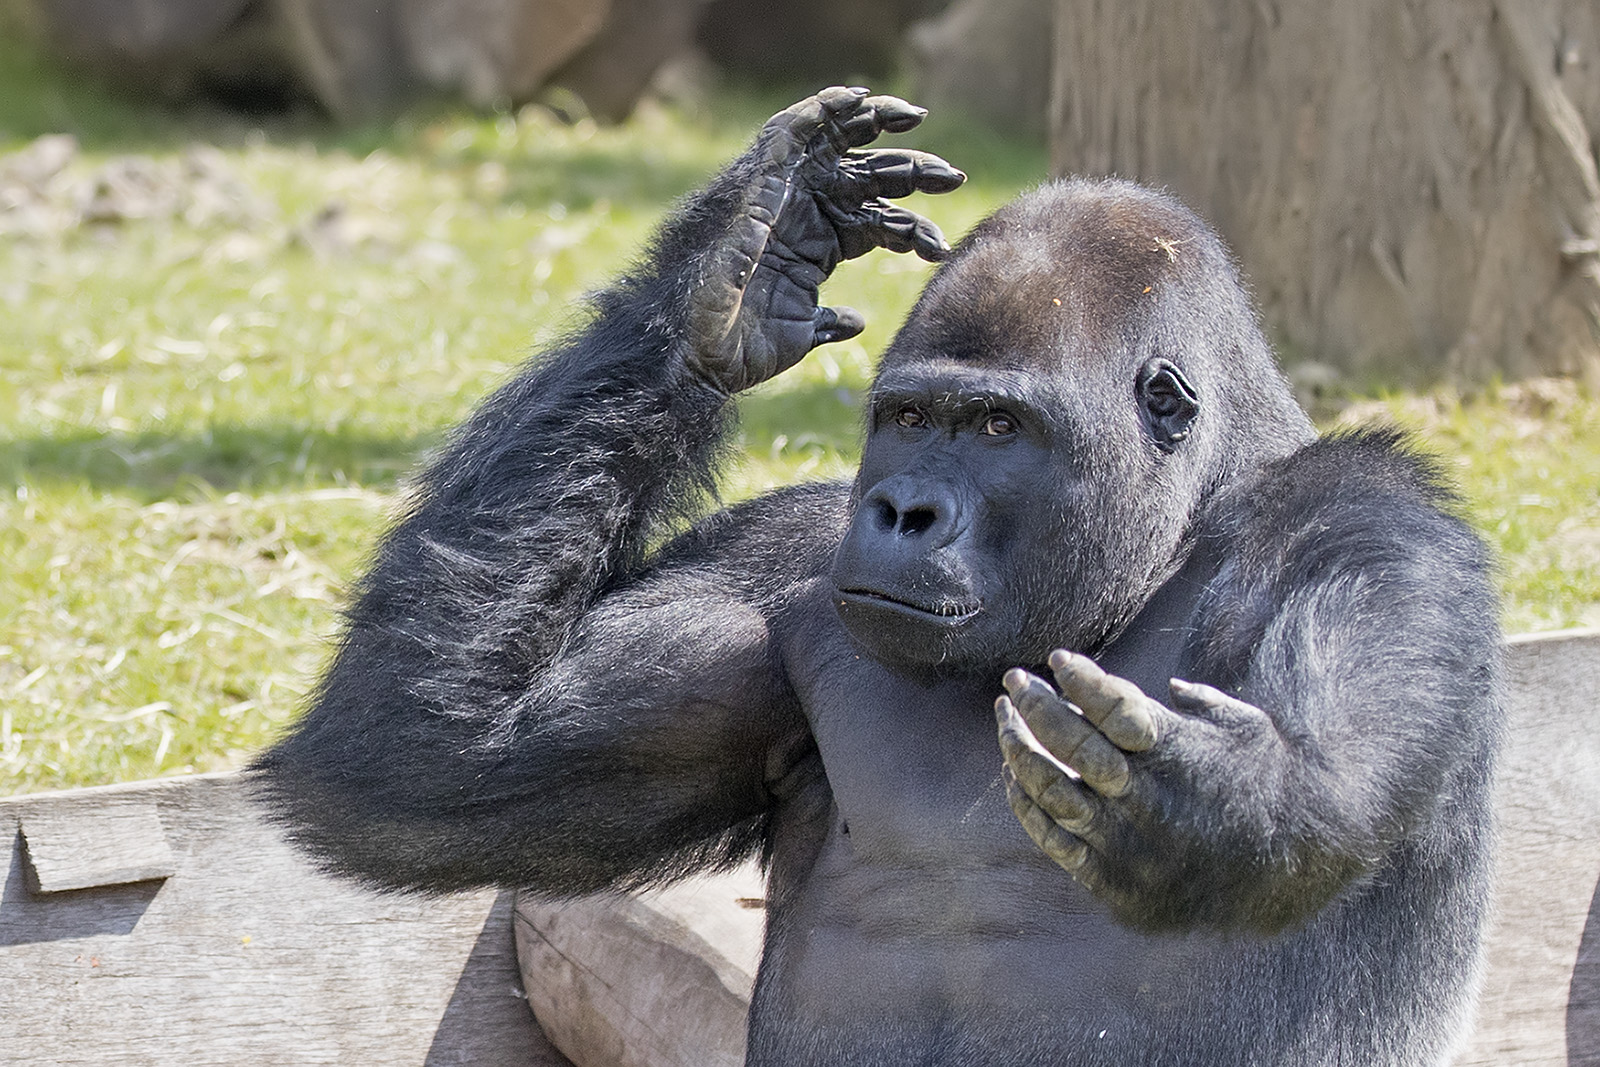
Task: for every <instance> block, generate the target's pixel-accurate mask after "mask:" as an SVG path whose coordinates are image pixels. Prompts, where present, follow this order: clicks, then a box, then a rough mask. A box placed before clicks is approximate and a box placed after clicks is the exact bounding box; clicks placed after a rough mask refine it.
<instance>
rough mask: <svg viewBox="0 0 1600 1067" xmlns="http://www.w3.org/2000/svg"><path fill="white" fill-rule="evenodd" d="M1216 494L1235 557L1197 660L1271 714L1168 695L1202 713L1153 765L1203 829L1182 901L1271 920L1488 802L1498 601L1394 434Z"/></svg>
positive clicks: (1229, 919) (1178, 814) (1284, 919)
mask: <svg viewBox="0 0 1600 1067" xmlns="http://www.w3.org/2000/svg"><path fill="white" fill-rule="evenodd" d="M1220 503H1222V504H1223V506H1225V507H1228V508H1236V509H1238V510H1237V511H1236V513H1235V514H1234V516H1233V520H1235V521H1229V522H1225V523H1223V524H1222V526H1223V529H1222V530H1219V531H1217V532H1218V533H1220V534H1222V535H1223V536H1224V537H1225V539H1226V540H1227V542H1228V543H1229V544H1230V545H1231V550H1230V553H1229V560H1230V565H1229V566H1227V567H1226V568H1225V570H1224V573H1222V574H1220V575H1218V577H1217V578H1216V579H1215V580H1214V581H1213V583H1212V585H1211V587H1210V589H1209V590H1208V592H1207V595H1206V596H1205V597H1203V598H1202V600H1201V602H1200V604H1199V606H1198V607H1197V609H1196V612H1195V618H1196V619H1197V620H1199V621H1200V622H1201V623H1202V626H1203V627H1204V629H1203V631H1202V632H1201V634H1200V635H1199V636H1197V639H1196V641H1195V643H1194V645H1193V646H1192V649H1191V651H1192V654H1193V657H1194V658H1193V660H1192V662H1191V663H1190V664H1189V665H1188V667H1187V668H1186V669H1192V670H1193V671H1194V672H1195V674H1196V675H1198V677H1199V678H1201V679H1203V680H1205V681H1210V682H1213V684H1215V685H1216V686H1218V687H1219V688H1221V689H1224V690H1226V691H1227V692H1229V693H1233V694H1235V695H1236V696H1237V697H1238V698H1239V705H1238V707H1240V708H1256V709H1260V710H1261V711H1262V712H1263V713H1264V717H1262V718H1259V719H1249V721H1248V722H1247V719H1248V716H1247V715H1245V714H1243V713H1240V712H1238V710H1237V709H1233V710H1230V709H1228V708H1226V707H1222V706H1220V705H1219V704H1218V703H1217V702H1215V701H1213V702H1210V704H1209V706H1206V707H1201V706H1200V704H1201V702H1194V704H1193V705H1192V706H1189V707H1186V706H1185V704H1184V702H1183V701H1181V700H1179V701H1175V706H1176V707H1177V708H1178V710H1179V711H1180V712H1187V713H1190V714H1189V715H1188V717H1187V718H1186V719H1185V720H1183V723H1182V725H1183V727H1184V728H1185V729H1184V731H1183V734H1184V736H1183V737H1181V738H1174V740H1175V741H1176V742H1178V743H1177V744H1175V746H1174V747H1173V749H1172V750H1171V751H1169V752H1168V753H1166V754H1165V755H1158V754H1156V753H1152V756H1153V757H1156V758H1155V760H1154V763H1155V764H1156V765H1157V767H1158V769H1157V770H1156V773H1155V777H1156V778H1157V779H1158V780H1162V779H1165V780H1166V781H1167V783H1168V793H1169V795H1168V796H1166V797H1165V798H1163V801H1162V804H1163V805H1164V806H1166V807H1167V808H1168V810H1169V812H1170V813H1171V815H1172V817H1173V818H1174V820H1175V821H1176V822H1177V823H1178V824H1179V826H1180V827H1181V828H1180V829H1178V830H1177V831H1176V833H1177V835H1178V836H1180V837H1182V836H1187V837H1189V838H1190V839H1191V840H1193V841H1194V842H1195V843H1196V844H1197V845H1199V846H1200V847H1199V848H1198V849H1197V851H1196V852H1195V854H1194V855H1193V856H1191V857H1190V860H1191V863H1190V867H1191V869H1192V870H1193V871H1194V872H1195V873H1194V875H1193V876H1192V877H1190V878H1188V879H1185V880H1184V881H1183V884H1184V885H1185V887H1186V888H1185V889H1184V891H1183V892H1181V893H1179V894H1177V895H1176V896H1175V897H1174V898H1173V899H1172V900H1171V901H1170V905H1171V906H1172V907H1174V908H1175V909H1183V908H1187V909H1189V910H1190V911H1191V917H1190V921H1193V920H1194V919H1195V918H1199V917H1203V921H1204V923H1205V924H1206V925H1212V926H1219V927H1224V928H1226V927H1229V926H1242V927H1250V928H1255V929H1263V930H1273V929H1279V928H1283V927H1292V926H1295V925H1298V924H1299V923H1301V922H1303V921H1305V920H1307V919H1309V918H1310V917H1311V916H1313V915H1315V914H1317V913H1318V912H1319V911H1321V910H1322V909H1323V908H1324V907H1326V906H1327V904H1328V903H1329V902H1330V901H1332V900H1334V899H1335V898H1337V897H1338V896H1340V895H1341V894H1344V893H1346V892H1350V891H1359V890H1360V887H1361V886H1362V885H1363V884H1364V881H1365V878H1366V876H1367V875H1369V874H1370V873H1372V872H1374V871H1376V870H1378V869H1380V868H1381V867H1383V866H1384V865H1386V864H1387V863H1389V862H1391V855H1392V853H1393V852H1394V851H1395V850H1396V849H1397V848H1400V847H1403V846H1404V845H1405V844H1406V843H1407V842H1410V843H1412V844H1416V843H1419V842H1421V843H1424V846H1425V843H1426V842H1428V841H1431V840H1437V839H1439V838H1440V837H1441V836H1447V835H1449V834H1451V833H1454V832H1464V831H1465V830H1466V826H1465V825H1464V824H1467V823H1470V822H1472V821H1473V820H1482V819H1484V818H1486V817H1487V816H1486V809H1485V808H1484V798H1483V794H1482V791H1481V788H1480V786H1481V783H1482V782H1483V781H1484V780H1485V779H1486V778H1487V777H1488V776H1489V775H1490V774H1491V773H1492V753H1493V752H1494V750H1495V745H1496V742H1497V733H1496V731H1497V729H1498V727H1497V725H1496V722H1495V720H1494V719H1492V718H1486V717H1485V716H1484V714H1483V711H1482V709H1483V707H1484V705H1485V702H1486V701H1487V700H1490V699H1493V698H1495V697H1496V696H1497V695H1498V690H1499V686H1500V645H1499V632H1498V628H1497V625H1496V606H1495V601H1494V593H1493V587H1492V583H1491V582H1490V579H1489V571H1488V561H1487V559H1486V557H1485V554H1484V551H1483V547H1482V544H1481V543H1480V542H1479V541H1478V539H1477V538H1476V537H1474V536H1473V535H1472V534H1471V532H1470V531H1469V530H1468V529H1467V528H1466V527H1465V525H1464V524H1463V523H1461V522H1460V521H1459V520H1457V519H1455V518H1453V517H1451V516H1450V515H1449V513H1448V512H1449V510H1450V509H1451V506H1450V502H1449V500H1448V498H1447V495H1446V494H1445V492H1444V490H1442V489H1441V488H1440V486H1439V484H1438V482H1437V475H1436V474H1435V472H1433V471H1432V470H1431V468H1430V467H1429V465H1428V464H1427V463H1426V462H1424V461H1421V460H1419V459H1417V458H1416V457H1415V456H1412V455H1409V454H1407V453H1406V452H1405V451H1404V449H1403V448H1402V447H1400V446H1399V444H1398V442H1397V440H1396V439H1394V438H1393V437H1390V436H1387V435H1382V434H1368V435H1360V436H1355V437H1346V438H1338V437H1335V438H1332V439H1327V440H1324V441H1321V442H1319V443H1317V444H1316V445H1313V446H1311V447H1310V448H1308V449H1306V450H1305V451H1303V452H1302V453H1300V454H1298V455H1296V456H1293V457H1290V458H1289V459H1288V460H1285V461H1282V462H1281V463H1279V464H1277V465H1275V466H1274V467H1273V468H1269V469H1268V470H1267V471H1266V472H1264V473H1263V474H1262V476H1261V477H1260V480H1259V484H1255V485H1248V484H1247V485H1243V486H1241V487H1240V488H1239V489H1238V490H1237V491H1235V492H1232V493H1230V494H1229V496H1228V498H1226V499H1225V500H1223V501H1221V502H1220ZM1440 505H1444V509H1443V510H1441V507H1440ZM1176 695H1177V693H1176V692H1175V696H1176ZM1163 763H1164V764H1165V765H1166V766H1165V767H1164V768H1162V767H1160V765H1161V764H1163ZM1463 783H1466V786H1467V788H1466V790H1465V791H1463ZM1441 820H1444V821H1453V822H1455V823H1457V824H1460V825H1457V826H1455V827H1453V828H1452V827H1446V826H1443V825H1441V824H1440V821H1441Z"/></svg>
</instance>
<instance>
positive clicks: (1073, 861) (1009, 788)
mask: <svg viewBox="0 0 1600 1067" xmlns="http://www.w3.org/2000/svg"><path fill="white" fill-rule="evenodd" d="M1005 779H1006V802H1007V803H1009V804H1010V805H1011V811H1012V814H1014V815H1015V816H1016V817H1017V821H1018V822H1020V823H1021V824H1022V828H1023V830H1025V831H1027V834H1028V836H1029V837H1030V838H1032V839H1033V843H1034V844H1036V845H1038V846H1039V848H1040V850H1041V851H1043V852H1044V854H1045V855H1046V856H1049V857H1050V858H1051V859H1053V860H1055V861H1056V863H1057V864H1059V865H1060V866H1061V867H1062V869H1064V870H1066V871H1067V872H1068V873H1076V872H1077V871H1079V870H1080V869H1082V867H1083V865H1084V864H1085V863H1086V862H1087V861H1088V859H1089V845H1088V843H1087V842H1085V841H1084V840H1083V839H1082V838H1080V837H1078V836H1077V835H1075V834H1072V833H1069V832H1067V831H1066V830H1065V829H1063V828H1062V827H1061V826H1060V824H1058V823H1057V822H1056V821H1055V820H1054V819H1052V818H1051V817H1050V816H1049V815H1048V814H1046V813H1045V811H1044V809H1042V808H1041V807H1039V805H1038V804H1035V803H1034V802H1033V799H1032V798H1031V797H1029V796H1028V794H1027V793H1026V792H1025V791H1024V790H1023V788H1022V786H1021V785H1020V784H1018V782H1017V780H1016V778H1015V777H1013V776H1012V775H1010V774H1007V775H1006V776H1005Z"/></svg>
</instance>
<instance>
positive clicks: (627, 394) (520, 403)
mask: <svg viewBox="0 0 1600 1067" xmlns="http://www.w3.org/2000/svg"><path fill="white" fill-rule="evenodd" d="M922 114H923V112H922V111H921V109H918V108H913V107H912V106H911V105H909V104H906V103H905V102H903V101H900V100H896V99H893V98H891V97H868V96H867V95H866V92H865V90H854V89H843V88H839V89H831V90H827V91H825V92H823V93H821V94H819V95H817V96H815V97H812V98H810V99H808V100H805V101H802V102H801V103H799V104H796V105H795V106H794V107H792V108H790V109H788V110H787V111H784V112H782V113H780V114H779V115H777V116H775V117H774V118H773V119H772V120H771V121H770V122H769V123H767V125H766V126H765V127H764V128H763V129H762V131H761V133H760V135H759V137H758V138H757V140H756V142H755V144H754V146H753V147H752V148H751V149H750V151H749V152H747V153H746V154H745V155H744V156H743V157H741V158H740V159H738V160H737V161H735V162H734V163H733V164H732V165H731V166H730V167H729V168H728V169H727V170H726V171H725V172H724V173H723V174H722V175H720V176H719V177H718V178H717V179H716V180H715V181H713V183H712V184H711V185H710V187H709V188H708V189H707V190H706V191H705V192H703V193H701V194H699V195H698V196H696V197H694V198H692V199H691V200H690V201H688V202H687V203H686V204H685V205H684V206H683V208H682V209H681V210H680V211H679V212H678V213H677V214H676V215H675V216H674V217H673V218H672V219H671V220H669V221H668V223H667V224H666V225H665V226H664V228H663V229H662V231H661V232H660V233H659V234H658V236H657V238H656V240H655V242H654V244H653V246H652V247H651V249H650V250H649V252H648V253H647V255H646V257H645V259H644V261H643V263H642V264H641V265H640V267H639V268H638V269H636V270H635V271H634V272H633V273H631V274H630V275H629V276H627V277H624V278H623V279H622V280H621V281H619V282H618V283H617V284H615V285H614V286H613V287H612V288H611V289H609V290H608V291H606V292H604V293H602V294H601V295H600V296H599V297H598V298H597V300H596V309H595V310H596V314H595V317H594V319H593V321H592V323H591V325H589V326H588V328H587V329H585V330H583V331H582V332H581V333H579V334H578V335H576V336H575V337H574V338H572V339H571V340H570V341H569V342H567V343H566V344H565V345H563V346H562V347H561V348H560V349H559V350H557V351H556V352H555V353H554V354H553V355H551V356H550V357H549V358H547V359H544V360H542V361H539V362H537V363H536V364H534V365H532V366H530V367H529V368H528V369H527V370H526V371H524V372H523V374H522V375H521V376H520V377H518V378H517V379H516V380H515V381H513V382H512V383H510V384H509V385H508V386H506V387H505V388H504V389H502V390H501V391H500V392H499V393H498V394H497V395H495V396H494V397H493V398H491V399H490V400H489V401H488V402H487V403H486V404H485V405H484V406H483V407H482V408H481V409H480V410H479V411H478V412H477V413H476V414H475V415H474V416H473V417H472V418H471V419H469V420H468V422H467V423H466V424H465V426H464V427H462V429H461V430H460V431H459V432H458V434H457V435H456V437H455V439H454V441H453V442H452V444H451V445H450V446H449V447H448V448H447V449H446V450H445V452H444V453H443V454H442V456H441V457H440V458H439V459H438V460H437V461H436V462H435V463H434V464H433V465H432V467H431V468H430V469H429V470H428V471H427V472H426V473H425V475H424V476H423V478H422V481H421V484H420V487H419V491H418V494H417V497H416V501H415V503H414V505H413V507H412V510H411V512H410V513H409V515H407V516H406V517H405V518H404V519H403V520H402V521H401V522H400V523H399V524H398V526H397V527H396V528H395V529H394V530H393V531H392V532H391V533H390V535H389V536H388V539H387V540H386V541H385V542H384V544H383V545H382V546H381V548H380V549H379V551H378V553H377V557H376V560H375V562H374V564H373V566H372V568H371V570H370V572H369V573H368V574H367V575H366V577H365V579H364V580H363V581H362V583H361V585H360V587H359V588H358V590H357V597H356V600H355V603H354V606H353V609H352V610H351V612H350V619H349V624H348V628H347V630H346V632H345V634H344V635H343V638H342V641H341V645H340V647H339V650H338V653H337V656H336V658H335V660H334V662H333V664H332V666H331V667H330V669H329V670H328V672H327V675H326V676H325V678H324V680H323V683H322V686H321V688H320V691H319V693H318V696H317V698H316V700H315V702H314V705H313V706H312V708H311V709H310V711H309V712H308V713H307V715H306V716H305V717H304V719H303V720H302V721H301V722H300V723H298V724H297V725H296V726H295V728H294V729H293V730H292V731H291V732H290V734H289V735H288V736H287V737H286V738H285V739H284V740H283V741H281V742H280V743H279V744H278V745H276V746H275V747H274V748H273V749H272V750H270V751H269V752H268V753H266V754H265V755H264V756H263V757H262V758H261V759H260V760H259V761H258V763H257V765H256V771H257V779H258V781H259V782H260V783H261V787H262V790H263V792H264V794H265V796H266V799H267V801H268V803H269V804H270V805H271V806H272V807H273V808H274V809H275V811H276V813H277V814H278V815H279V816H280V817H281V818H282V819H283V820H284V821H285V822H286V823H288V825H289V826H290V828H291V832H292V833H293V834H294V836H295V837H296V838H297V840H299V841H300V842H301V843H303V844H305V845H306V846H307V847H309V848H310V849H311V850H312V851H314V852H315V853H317V854H318V855H319V856H320V857H321V858H322V859H323V860H324V862H325V863H327V864H328V865H329V866H331V867H333V868H335V869H337V870H340V871H343V872H345V873H348V874H353V875H356V876H358V877H362V878H365V879H367V880H369V881H373V882H377V883H380V884H384V885H394V886H415V887H422V888H430V889H452V888H457V887H460V886H466V885H475V884H484V883H493V882H500V883H510V884H519V885H528V886H533V887H538V888H542V889H545V890H548V891H551V892H581V891H586V890H590V889H595V888H599V887H601V886H605V885H613V884H625V883H629V882H638V881H642V880H649V879H651V878H657V877H664V876H669V875H671V874H673V873H677V872H679V871H682V870H684V869H687V868H688V867H692V866H695V865H698V864H702V863H705V862H716V861H719V860H724V859H728V858H730V857H731V856H733V855H736V854H739V853H740V852H742V851H744V850H746V849H747V848H748V847H750V846H751V845H752V844H753V843H754V841H755V840H756V839H757V838H759V836H760V820H761V818H762V814H763V812H764V811H765V809H766V808H767V806H769V805H770V803H771V802H772V799H773V797H774V795H775V791H781V789H782V788H783V784H782V781H781V779H782V778H783V776H784V774H785V773H786V772H788V771H790V770H792V769H793V766H794V765H795V764H796V762H797V761H799V760H802V759H803V758H804V752H803V751H802V750H800V749H797V748H796V746H801V748H802V749H803V745H804V741H805V737H804V734H803V730H801V729H800V728H799V727H797V726H796V723H797V722H798V717H797V715H796V714H795V709H794V708H793V698H792V697H791V696H790V695H789V693H788V692H787V687H786V685H785V683H784V681H783V673H782V669H781V665H780V664H778V663H777V662H776V659H775V656H774V653H773V651H772V645H771V643H770V642H769V640H768V634H767V626H768V622H769V619H770V618H771V615H772V613H773V612H774V611H776V610H778V609H779V607H780V606H781V600H782V595H783V590H784V588H785V586H786V583H789V582H791V581H794V580H796V578H797V576H798V575H801V574H803V573H805V572H806V570H807V568H811V569H815V568H816V567H817V566H819V565H820V564H818V562H817V559H816V557H817V556H818V554H819V553H823V554H824V555H825V552H826V549H827V547H828V546H830V545H831V543H832V542H828V541H827V540H826V539H827V538H828V537H829V533H828V530H829V529H830V526H831V524H830V523H829V522H827V521H823V520H824V519H825V518H826V517H827V515H829V514H832V511H831V510H830V509H831V508H833V505H832V504H829V503H828V501H827V500H822V501H820V502H819V501H818V500H817V499H813V498H814V496H815V494H811V495H807V494H806V493H798V494H795V493H791V494H788V495H787V496H785V497H784V498H783V500H782V501H780V502H777V503H769V504H767V505H764V506H759V505H758V506H755V507H753V508H750V509H745V510H744V511H741V512H738V513H736V515H735V516H734V517H733V518H731V519H719V520H714V521H713V522H712V523H711V524H710V525H709V526H707V527H705V528H703V529H701V530H699V531H696V532H694V533H692V534H690V535H687V536H686V537H684V538H682V539H680V540H679V541H678V542H677V543H676V544H675V545H674V546H673V547H671V548H670V549H669V550H668V551H666V552H665V553H663V554H662V557H661V558H660V559H658V560H657V561H656V562H655V564H654V566H652V565H651V561H650V559H649V550H650V547H651V546H652V545H653V544H656V543H659V542H660V541H661V540H662V539H663V538H664V537H665V536H666V534H667V533H668V532H669V531H670V529H671V527H672V524H673V523H674V522H675V521H676V520H679V519H681V518H682V517H683V516H685V515H686V514H687V513H688V512H690V511H691V510H692V509H693V508H694V507H695V506H696V505H697V504H699V503H700V502H701V501H702V500H703V499H704V498H705V495H706V492H705V491H706V490H707V489H709V487H710V484H711V481H712V477H713V471H714V465H715V458H716V454H717V452H718V448H719V445H720V443H721V441H722V439H723V437H724V434H725V429H726V425H727V421H728V420H727V418H726V412H725V409H726V407H727V399H728V396H729V395H730V394H732V393H734V392H737V391H738V390H741V389H744V388H747V387H749V386H751V385H755V384H757V383H759V382H761V381H764V380H765V379H767V378H769V377H771V376H772V375H774V374H777V373H779V372H781V371H782V370H784V369H786V368H787V367H789V366H792V365H793V364H794V363H796V362H798V361H799V360H800V358H801V357H803V356H804V355H805V353H806V352H807V351H809V350H810V349H811V348H812V347H814V346H815V345H817V344H821V343H824V342H827V341H834V340H839V339H841V338H844V337H849V336H851V335H853V334H854V333H856V332H859V330H860V329H861V322H860V319H859V316H857V315H855V314H854V313H853V312H850V311H849V310H848V309H838V310H837V311H836V310H834V309H829V308H825V307H821V306H820V305H819V304H818V301H817V286H818V285H819V284H820V283H821V282H822V281H823V280H824V279H825V278H826V277H827V276H828V274H829V272H830V271H832V269H833V268H834V267H835V266H836V265H837V264H838V262H839V261H840V260H841V259H845V258H849V257H851V256H856V255H861V254H863V253H865V252H867V251H868V250H870V249H872V248H874V247H887V248H890V249H893V250H898V251H915V252H917V253H918V254H920V255H922V256H924V257H925V258H929V259H936V258H940V257H941V256H942V255H943V253H944V252H945V251H946V250H947V246H946V245H945V243H944V240H943V237H942V236H941V235H940V233H939V231H938V229H937V228H936V227H935V226H933V224H932V223H929V222H927V221H926V220H924V219H922V218H920V217H919V216H917V215H914V214H912V213H910V212H908V211H906V210H904V209H903V208H899V207H897V206H894V205H892V204H890V203H889V202H888V201H886V200H884V199H881V198H883V197H898V196H904V195H907V194H909V193H911V192H914V191H923V192H944V191H948V190H950V189H953V188H955V187H956V186H957V185H959V184H960V183H961V181H962V180H963V176H962V175H961V174H960V172H959V171H956V170H954V169H953V168H951V167H949V165H948V164H945V163H944V162H943V161H942V160H939V159H937V158H936V157H934V156H930V155H927V154H925V153H919V152H912V151H899V150H877V151H864V152H863V151H854V149H858V148H859V147H860V146H862V145H865V144H867V143H868V142H870V141H872V140H873V139H874V138H876V137H877V135H878V134H879V133H881V132H883V131H891V132H899V131H903V130H907V129H910V128H911V127H913V126H915V125H916V124H917V123H918V122H919V121H920V120H921V117H922ZM835 495H836V494H835ZM829 499H831V497H830V498H829ZM834 510H836V509H834ZM819 523H820V526H819ZM730 524H731V525H730ZM746 529H747V532H746Z"/></svg>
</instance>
